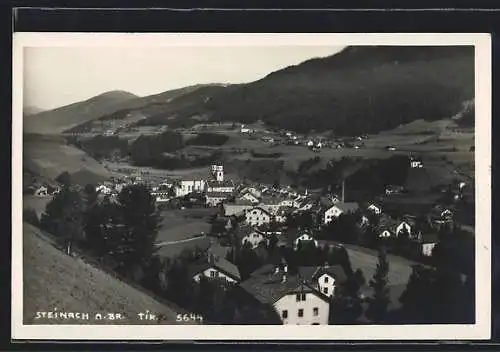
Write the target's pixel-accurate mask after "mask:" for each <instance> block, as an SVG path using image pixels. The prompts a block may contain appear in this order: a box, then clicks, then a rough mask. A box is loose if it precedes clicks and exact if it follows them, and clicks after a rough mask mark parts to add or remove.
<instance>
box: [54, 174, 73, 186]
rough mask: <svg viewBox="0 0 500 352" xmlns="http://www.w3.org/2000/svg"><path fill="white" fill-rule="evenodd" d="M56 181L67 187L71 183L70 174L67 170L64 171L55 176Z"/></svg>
mask: <svg viewBox="0 0 500 352" xmlns="http://www.w3.org/2000/svg"><path fill="white" fill-rule="evenodd" d="M56 181H57V182H59V183H60V184H61V185H62V186H63V187H69V186H70V185H71V176H70V174H69V172H68V171H64V172H62V173H61V174H60V175H59V176H57V178H56Z"/></svg>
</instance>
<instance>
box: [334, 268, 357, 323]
mask: <svg viewBox="0 0 500 352" xmlns="http://www.w3.org/2000/svg"><path fill="white" fill-rule="evenodd" d="M351 278H352V277H351ZM351 283H352V280H348V281H346V282H344V283H343V284H340V285H338V286H337V287H336V288H335V293H334V295H333V296H332V299H331V301H330V314H329V324H330V325H345V324H356V323H357V320H358V318H359V317H360V315H361V313H363V306H362V304H361V300H360V298H359V297H358V295H357V294H353V292H352V285H351Z"/></svg>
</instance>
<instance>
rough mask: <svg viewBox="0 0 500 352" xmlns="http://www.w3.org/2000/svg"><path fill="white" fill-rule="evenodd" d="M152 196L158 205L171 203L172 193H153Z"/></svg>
mask: <svg viewBox="0 0 500 352" xmlns="http://www.w3.org/2000/svg"><path fill="white" fill-rule="evenodd" d="M151 195H152V196H153V197H154V198H155V201H156V202H157V203H165V202H168V201H170V198H171V197H170V192H169V191H156V192H151Z"/></svg>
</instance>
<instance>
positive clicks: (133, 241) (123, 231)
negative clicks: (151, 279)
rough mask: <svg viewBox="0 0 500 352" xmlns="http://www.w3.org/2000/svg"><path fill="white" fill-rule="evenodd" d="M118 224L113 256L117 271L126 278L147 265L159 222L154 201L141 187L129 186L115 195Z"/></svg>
mask: <svg viewBox="0 0 500 352" xmlns="http://www.w3.org/2000/svg"><path fill="white" fill-rule="evenodd" d="M118 212H119V219H118V220H119V222H120V224H119V225H118V226H115V228H114V231H113V235H114V241H113V242H114V243H113V247H114V250H113V253H114V256H115V258H116V259H118V264H119V269H120V270H123V272H124V273H126V274H127V275H130V273H131V272H133V271H135V270H141V269H144V268H145V267H147V266H148V265H149V262H150V260H151V259H152V257H153V254H154V253H155V251H156V247H155V242H156V236H157V234H158V229H159V228H160V221H161V218H160V216H159V213H158V211H157V210H156V207H155V199H154V197H152V196H151V194H150V193H149V190H148V189H147V188H146V187H145V186H144V185H129V186H127V187H124V188H123V189H122V191H121V192H120V194H119V195H118Z"/></svg>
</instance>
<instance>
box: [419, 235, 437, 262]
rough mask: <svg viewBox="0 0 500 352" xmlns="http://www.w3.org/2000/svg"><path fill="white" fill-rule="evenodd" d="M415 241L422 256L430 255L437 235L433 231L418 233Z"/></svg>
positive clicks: (435, 243)
mask: <svg viewBox="0 0 500 352" xmlns="http://www.w3.org/2000/svg"><path fill="white" fill-rule="evenodd" d="M417 241H418V243H419V244H420V253H421V254H422V255H423V256H426V257H430V256H431V255H432V252H433V251H434V248H435V247H436V245H437V244H438V243H439V235H438V234H436V233H434V232H428V233H425V234H421V233H420V234H419V235H418V239H417Z"/></svg>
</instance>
